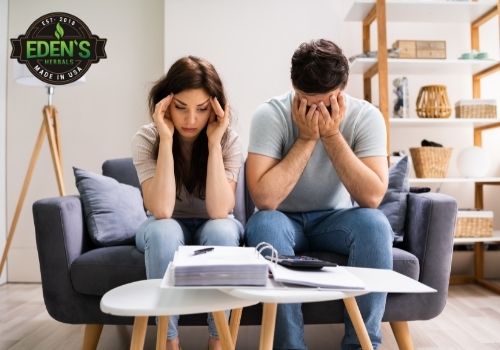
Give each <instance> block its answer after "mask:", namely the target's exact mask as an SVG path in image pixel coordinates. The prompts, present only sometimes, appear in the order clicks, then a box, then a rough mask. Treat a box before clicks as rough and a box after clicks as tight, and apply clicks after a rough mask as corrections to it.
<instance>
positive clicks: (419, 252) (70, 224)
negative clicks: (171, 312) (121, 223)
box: [33, 158, 457, 349]
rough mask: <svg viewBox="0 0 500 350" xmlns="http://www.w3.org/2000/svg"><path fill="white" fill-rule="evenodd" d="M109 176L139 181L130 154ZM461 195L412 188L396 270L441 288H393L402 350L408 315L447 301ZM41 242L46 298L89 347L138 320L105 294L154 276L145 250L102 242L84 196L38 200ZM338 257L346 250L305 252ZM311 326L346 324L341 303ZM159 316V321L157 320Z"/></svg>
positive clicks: (255, 317)
mask: <svg viewBox="0 0 500 350" xmlns="http://www.w3.org/2000/svg"><path fill="white" fill-rule="evenodd" d="M103 174H104V175H107V176H111V177H113V178H115V179H117V180H118V181H119V182H122V183H126V184H130V185H133V186H137V187H139V182H138V179H137V175H136V172H135V169H134V167H133V164H132V161H131V159H130V158H124V159H115V160H109V161H106V162H105V163H104V164H103ZM244 183H245V181H244V172H243V171H241V175H240V179H239V183H238V188H237V207H236V209H235V216H236V217H237V218H238V219H240V220H241V221H242V222H243V223H245V222H246V218H247V217H249V215H251V213H252V212H253V210H254V207H253V204H252V202H251V200H250V197H249V196H248V193H247V192H246V189H245V186H244ZM456 209H457V206H456V201H455V200H454V199H453V198H451V197H449V196H446V195H443V194H437V193H423V194H416V193H410V194H409V195H408V209H407V213H406V224H405V228H406V234H405V237H404V241H403V242H402V243H399V244H398V245H397V246H395V247H394V248H393V255H394V270H396V271H398V272H400V273H402V274H405V275H407V276H409V277H411V278H414V279H417V280H419V281H421V282H422V283H425V284H427V285H429V286H431V287H433V288H435V289H437V290H438V292H437V293H433V294H390V295H389V296H388V299H387V306H386V310H385V314H384V321H389V322H390V323H391V326H392V327H393V331H394V333H395V336H396V340H397V341H398V344H399V345H400V348H406V347H407V346H409V344H411V337H410V336H409V332H408V324H407V321H413V320H428V319H431V318H433V317H436V316H437V315H439V313H440V312H441V311H442V310H443V308H444V306H445V304H446V298H447V290H448V282H449V276H450V267H451V256H452V251H453V231H454V225H455V216H456ZM33 216H34V223H35V231H36V242H37V248H38V255H39V260H40V270H41V275H42V287H43V296H44V300H45V304H46V307H47V310H48V312H49V314H50V315H51V316H52V317H53V318H54V319H56V320H58V321H60V322H64V323H72V324H87V327H86V330H85V337H84V349H95V347H96V345H97V342H98V339H99V335H100V332H101V330H102V325H103V324H132V321H133V320H132V318H124V317H115V316H111V315H107V314H103V313H102V312H101V311H100V309H99V302H100V298H101V296H102V295H103V294H104V293H105V292H107V291H108V290H110V289H112V288H114V287H117V286H120V285H122V284H125V283H129V282H133V281H137V280H141V279H145V278H146V273H145V265H144V256H143V254H142V253H140V252H139V251H138V250H137V249H136V248H135V246H133V245H130V246H113V247H95V246H94V245H93V244H92V242H91V240H90V238H89V236H88V234H87V232H86V225H85V220H84V216H83V214H82V204H81V201H80V198H79V197H78V196H65V197H55V198H47V199H42V200H38V201H36V202H35V203H34V204H33ZM303 253H304V254H307V255H312V256H316V257H319V258H321V259H326V260H331V261H335V262H338V263H341V264H342V263H344V262H345V261H346V257H345V256H339V255H336V254H331V253H327V252H303ZM302 308H303V311H304V319H305V322H306V323H307V324H325V323H340V322H343V311H342V310H343V304H342V303H341V302H338V301H334V302H322V303H309V304H304V305H303V306H302ZM260 312H261V308H260V306H254V307H250V308H247V309H245V310H244V312H243V317H242V324H243V325H245V324H259V323H260ZM151 322H153V320H151ZM181 324H184V325H186V324H190V325H194V324H196V325H204V324H206V318H205V316H204V315H193V316H185V317H181Z"/></svg>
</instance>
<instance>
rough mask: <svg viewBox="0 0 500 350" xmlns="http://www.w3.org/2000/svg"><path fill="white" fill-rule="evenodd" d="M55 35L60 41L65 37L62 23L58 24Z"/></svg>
mask: <svg viewBox="0 0 500 350" xmlns="http://www.w3.org/2000/svg"><path fill="white" fill-rule="evenodd" d="M54 35H55V36H56V38H57V40H60V39H61V38H62V37H63V35H64V29H63V27H62V25H61V24H60V23H57V24H56V32H55V33H54Z"/></svg>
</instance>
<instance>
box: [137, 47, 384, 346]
mask: <svg viewBox="0 0 500 350" xmlns="http://www.w3.org/2000/svg"><path fill="white" fill-rule="evenodd" d="M348 76H349V65H348V61H347V59H346V58H345V56H344V55H343V53H342V50H341V49H340V48H339V47H338V46H336V45H335V44H334V43H332V42H330V41H327V40H316V41H311V42H309V43H303V44H301V45H300V46H299V48H298V49H297V50H296V51H295V53H294V54H293V57H292V67H291V80H292V85H293V89H292V91H291V92H289V93H287V94H285V95H283V96H279V97H275V98H272V99H270V100H269V101H267V102H266V103H264V104H262V105H261V106H260V107H259V108H258V109H257V111H256V112H255V114H254V116H253V119H252V124H251V130H250V141H249V148H248V157H247V161H246V164H247V165H246V171H247V174H246V175H247V176H246V179H247V186H248V189H249V191H250V194H251V196H252V199H253V201H254V202H255V204H256V206H257V208H258V209H259V211H258V212H256V213H255V214H254V215H252V217H251V218H250V220H249V221H248V223H247V225H246V228H245V229H244V228H243V226H242V225H241V223H240V222H238V221H237V220H236V219H234V218H233V217H232V215H229V213H231V212H232V210H233V207H234V205H235V189H236V181H237V179H238V172H239V170H240V167H241V160H242V151H241V147H240V143H239V138H238V136H237V134H236V133H235V132H234V130H232V129H231V128H230V127H229V125H230V119H231V116H230V108H229V105H228V103H227V100H226V96H225V94H224V89H223V86H222V83H221V80H220V78H219V76H218V74H217V72H216V71H215V69H214V67H213V66H212V65H211V64H210V63H208V62H207V61H205V60H203V59H200V58H197V57H193V56H188V57H184V58H181V59H179V60H178V61H177V62H175V63H174V64H173V65H172V67H171V68H170V69H169V71H168V72H167V74H166V75H165V76H164V77H162V78H161V79H160V80H159V81H158V82H157V83H156V84H155V85H154V87H153V88H152V90H151V92H150V96H149V108H150V112H151V114H152V119H153V123H150V124H148V125H144V126H143V127H141V128H140V129H139V131H138V132H137V134H136V135H135V137H134V139H133V160H134V165H135V167H136V169H137V174H138V176H139V180H140V183H141V187H142V193H143V197H144V204H145V207H146V208H147V210H148V211H149V213H150V214H151V216H150V217H149V218H148V219H147V220H146V222H144V223H143V224H142V225H141V227H140V228H139V230H138V232H137V235H136V245H137V247H138V249H139V250H141V251H143V252H144V255H145V261H146V274H147V277H148V278H162V277H163V274H164V272H165V270H166V268H167V265H168V263H169V262H170V261H171V260H172V259H173V256H174V252H175V251H176V249H177V247H178V246H179V245H184V244H198V245H234V246H238V245H240V243H241V241H242V240H243V237H244V242H245V244H246V245H248V246H255V245H257V244H258V243H259V242H261V241H266V242H269V243H271V244H272V245H273V246H274V247H275V248H276V249H277V250H278V253H279V254H283V255H294V254H295V253H298V252H301V251H305V250H308V249H311V250H314V249H316V250H323V251H331V252H336V253H340V254H344V255H348V257H349V260H348V264H349V265H350V266H361V267H372V268H384V269H390V268H392V251H391V249H392V237H393V236H392V229H391V226H390V224H389V222H388V220H387V218H386V217H385V216H384V214H382V212H380V211H379V210H377V209H375V208H377V207H378V205H379V203H380V202H381V200H382V198H383V197H384V194H385V192H386V189H387V183H388V169H387V160H386V130H385V125H384V120H383V118H382V116H381V114H380V112H379V111H378V110H377V109H376V108H375V107H374V106H372V105H371V104H369V103H368V102H365V101H361V100H358V99H355V98H353V97H350V96H348V95H346V94H345V93H344V92H343V90H344V88H345V86H346V84H347V80H348ZM353 201H355V202H356V203H357V204H358V206H353ZM243 232H245V234H243ZM357 300H358V304H359V307H360V310H361V313H362V316H363V319H364V320H365V323H366V327H367V330H368V333H369V335H370V339H371V341H372V343H373V346H374V348H377V346H379V345H380V343H381V334H380V323H381V319H382V315H383V313H384V308H385V300H386V294H382V293H372V294H368V295H366V296H362V297H359V298H357ZM345 319H346V331H345V336H344V338H343V341H342V348H343V349H358V348H361V347H360V345H359V342H358V339H357V337H356V334H355V331H354V328H353V326H352V324H351V323H350V321H349V317H346V318H345ZM208 324H209V335H210V338H209V349H220V343H219V341H218V336H217V331H216V328H215V325H214V321H213V319H212V318H211V316H210V315H209V317H208ZM275 334H276V336H275V340H274V348H275V349H306V345H305V343H304V337H303V319H302V313H301V308H300V304H286V305H280V306H279V307H278V314H277V323H276V333H275ZM178 343H179V341H178V335H177V318H175V317H171V318H170V324H169V328H168V341H167V345H168V347H169V349H178V346H179V344H178Z"/></svg>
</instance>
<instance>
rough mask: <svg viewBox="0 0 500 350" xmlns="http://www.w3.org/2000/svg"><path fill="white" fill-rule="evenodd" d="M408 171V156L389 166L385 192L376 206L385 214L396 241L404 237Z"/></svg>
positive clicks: (408, 188) (408, 185)
mask: <svg viewBox="0 0 500 350" xmlns="http://www.w3.org/2000/svg"><path fill="white" fill-rule="evenodd" d="M409 171H410V167H409V164H408V156H404V157H403V158H402V159H401V160H400V161H399V162H397V163H396V164H394V165H393V166H391V167H390V169H389V185H388V188H387V192H386V193H385V196H384V198H383V199H382V202H381V203H380V205H379V207H378V208H379V209H380V210H381V211H382V212H383V213H384V214H385V216H387V219H388V220H389V223H390V224H391V227H392V230H393V231H394V240H395V241H396V242H401V241H403V237H404V227H405V220H406V207H407V197H408V193H409V192H410V183H409V181H408V174H409Z"/></svg>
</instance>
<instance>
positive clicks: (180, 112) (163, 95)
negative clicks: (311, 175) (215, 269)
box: [132, 56, 243, 349]
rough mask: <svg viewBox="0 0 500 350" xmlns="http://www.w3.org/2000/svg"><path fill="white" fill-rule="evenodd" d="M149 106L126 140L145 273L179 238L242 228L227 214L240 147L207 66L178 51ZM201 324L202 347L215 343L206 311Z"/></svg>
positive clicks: (157, 267)
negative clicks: (136, 187)
mask: <svg viewBox="0 0 500 350" xmlns="http://www.w3.org/2000/svg"><path fill="white" fill-rule="evenodd" d="M149 109H150V112H151V115H152V119H153V122H152V123H150V124H147V125H144V126H142V127H141V128H140V129H139V131H138V132H137V133H136V135H135V136H134V138H133V142H132V148H133V158H134V165H135V167H136V169H137V174H138V176H139V180H140V182H141V187H142V193H143V197H144V205H145V207H146V209H147V210H148V211H149V213H150V214H151V216H150V217H149V218H148V220H147V221H146V222H145V223H144V224H143V225H142V226H141V227H140V228H139V230H138V232H137V235H136V245H137V248H138V249H139V250H141V251H143V252H144V256H145V261H146V274H147V277H148V279H150V278H162V277H163V275H164V273H165V270H166V268H167V266H168V263H169V262H170V261H172V259H173V257H174V252H175V251H176V250H177V248H178V247H179V246H180V245H184V244H196V245H223V246H238V245H239V243H240V240H241V239H242V234H243V227H242V225H241V224H240V223H239V222H238V221H237V220H236V219H234V218H233V217H232V215H230V213H231V211H232V210H233V207H234V205H235V190H236V181H237V178H238V172H239V170H240V166H241V163H242V155H241V148H240V143H239V138H238V136H237V134H236V133H235V132H234V131H233V130H231V128H230V127H229V122H230V115H229V107H228V104H227V102H226V97H225V95H224V89H223V86H222V82H221V80H220V78H219V75H218V74H217V72H216V70H215V68H214V67H213V66H212V65H211V64H210V63H209V62H207V61H206V60H203V59H201V58H197V57H193V56H188V57H183V58H181V59H179V60H178V61H177V62H175V63H174V64H173V65H172V67H171V68H170V70H169V71H168V72H167V74H166V75H165V76H164V77H162V78H161V79H160V80H159V81H158V82H156V83H155V85H154V86H153V88H152V89H151V92H150V94H149ZM177 323H178V316H177V317H175V316H174V317H170V323H169V328H168V334H167V348H168V349H178V348H179V340H178V334H177ZM208 325H209V327H208V330H209V349H220V342H219V340H218V336H217V330H216V328H215V323H214V320H213V318H212V315H211V314H209V315H208Z"/></svg>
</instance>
